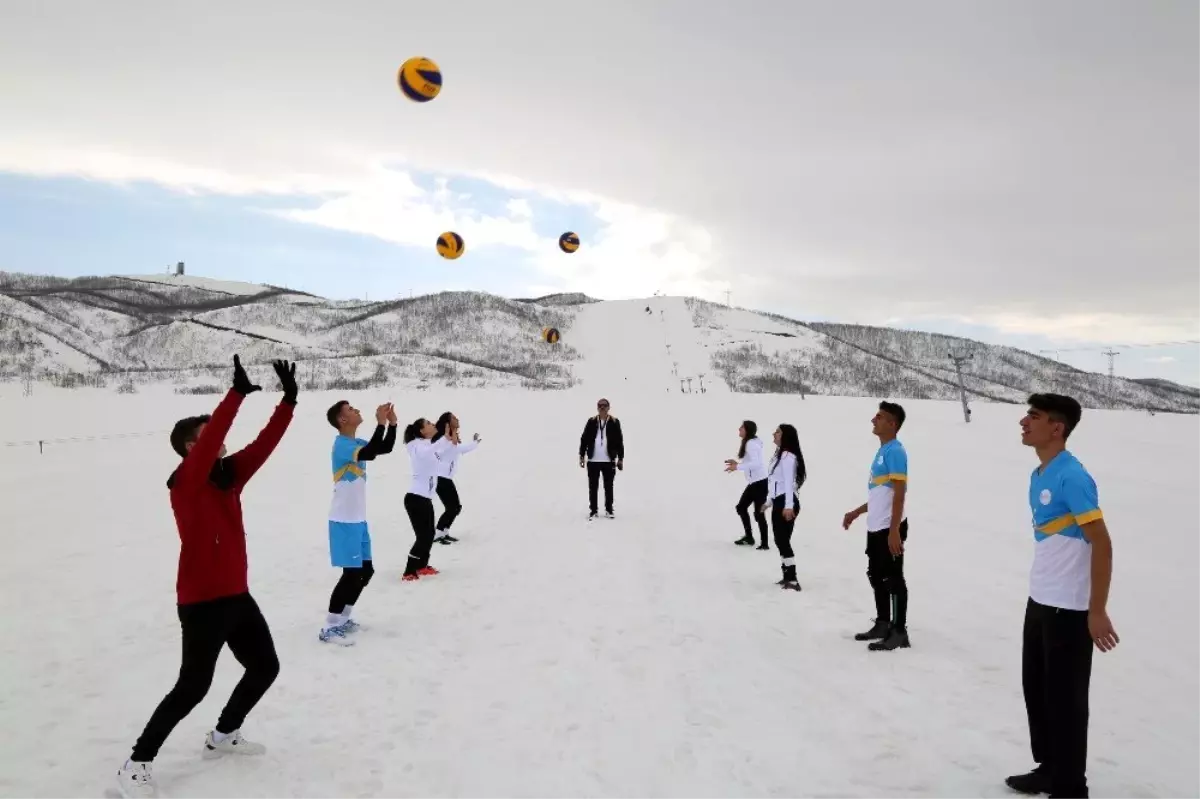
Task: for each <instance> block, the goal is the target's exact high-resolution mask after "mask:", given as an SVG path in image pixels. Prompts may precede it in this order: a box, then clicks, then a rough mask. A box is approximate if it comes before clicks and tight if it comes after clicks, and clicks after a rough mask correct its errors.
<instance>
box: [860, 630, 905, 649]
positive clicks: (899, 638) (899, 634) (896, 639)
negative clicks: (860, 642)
mask: <svg viewBox="0 0 1200 799" xmlns="http://www.w3.org/2000/svg"><path fill="white" fill-rule="evenodd" d="M908 647H909V643H908V631H907V630H900V629H896V628H892V630H891V631H890V632H889V633H888V635H887V638H884V639H883V640H882V641H876V642H874V643H872V644H868V645H867V649H870V650H871V651H872V652H891V651H892V650H893V649H908Z"/></svg>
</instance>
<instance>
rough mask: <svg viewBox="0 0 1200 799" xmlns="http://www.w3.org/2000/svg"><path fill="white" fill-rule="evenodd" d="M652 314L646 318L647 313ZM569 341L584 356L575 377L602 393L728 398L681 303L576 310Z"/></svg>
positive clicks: (623, 303)
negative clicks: (705, 393)
mask: <svg viewBox="0 0 1200 799" xmlns="http://www.w3.org/2000/svg"><path fill="white" fill-rule="evenodd" d="M647 308H649V309H650V312H649V313H647V312H646V309H647ZM567 340H569V341H570V343H571V346H573V347H575V348H576V349H578V350H579V351H580V353H581V356H582V357H581V360H580V361H579V362H578V363H577V364H576V366H575V376H576V377H578V378H579V380H580V383H581V385H583V386H585V387H588V388H589V389H591V388H592V387H595V388H596V389H597V390H599V391H600V392H601V393H604V392H606V391H607V392H619V391H628V392H631V393H632V394H635V395H638V396H658V395H660V394H663V395H665V394H669V393H679V392H680V390H681V382H680V381H681V379H683V381H684V382H683V383H682V388H683V389H685V390H686V389H687V388H688V385H687V382H686V381H687V379H688V378H691V379H692V382H691V387H690V388H691V391H692V392H693V393H699V392H700V377H701V376H704V378H705V379H704V388H705V389H706V391H717V392H720V393H728V388H727V387H726V386H725V384H724V383H722V382H721V381H720V380H719V379H718V378H717V377H716V375H714V374H712V373H711V369H710V368H709V365H708V362H709V354H708V350H707V349H706V348H705V347H704V346H703V345H702V344H701V343H700V339H699V338H698V336H697V335H696V330H695V324H694V323H693V321H692V312H691V311H690V310H688V307H687V303H686V302H685V301H684V300H683V298H681V297H651V298H649V299H640V300H609V301H606V302H600V303H594V304H590V305H582V306H579V307H578V311H577V315H576V317H575V321H574V323H573V324H572V325H571V329H570V331H569V334H568V337H567Z"/></svg>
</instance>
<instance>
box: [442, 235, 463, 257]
mask: <svg viewBox="0 0 1200 799" xmlns="http://www.w3.org/2000/svg"><path fill="white" fill-rule="evenodd" d="M465 249H466V246H465V245H464V244H463V238H462V236H460V235H458V234H457V233H455V232H454V231H452V230H448V231H446V232H445V233H443V234H442V235H440V236H438V240H437V251H438V255H440V256H442V257H443V258H449V259H450V260H451V261H453V260H454V259H455V258H457V257H458V256H460V255H462V254H463V250H465Z"/></svg>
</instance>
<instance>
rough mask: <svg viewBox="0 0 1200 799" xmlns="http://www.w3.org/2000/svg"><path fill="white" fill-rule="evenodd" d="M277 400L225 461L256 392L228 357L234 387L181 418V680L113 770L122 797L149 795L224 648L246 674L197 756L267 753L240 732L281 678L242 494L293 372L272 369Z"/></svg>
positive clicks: (176, 445) (284, 411) (175, 476)
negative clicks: (251, 564) (230, 438)
mask: <svg viewBox="0 0 1200 799" xmlns="http://www.w3.org/2000/svg"><path fill="white" fill-rule="evenodd" d="M274 367H275V374H276V375H278V376H279V382H280V384H281V386H282V388H283V399H282V401H281V402H280V403H279V405H277V406H276V408H275V412H274V413H273V414H271V418H270V420H269V421H268V422H267V425H266V427H265V428H263V430H262V432H261V433H259V435H258V437H257V438H255V439H254V441H252V442H250V444H248V445H247V446H246V447H245V448H244V449H242V450H241V451H239V452H235V453H234V454H233V455H229V456H226V454H225V453H226V450H225V436H226V435H227V434H228V433H229V428H230V427H231V426H232V425H233V420H234V417H235V416H236V415H237V412H238V409H239V408H240V407H241V404H242V401H243V400H244V399H245V398H246V396H247V395H249V394H252V393H253V392H255V391H261V390H262V387H261V386H258V385H254V384H252V383H251V382H250V378H249V377H247V375H246V371H245V370H244V369H243V368H242V363H241V360H240V359H239V358H238V356H237V355H234V356H233V386H232V387H231V388H230V390H229V392H228V393H226V395H225V397H224V398H223V399H222V400H221V402H220V403H219V404H218V405H217V407H216V409H215V410H214V411H213V413H212V415H211V416H209V415H204V416H192V417H188V418H186V419H180V420H179V421H178V422H176V423H175V427H174V429H173V430H172V431H171V447H172V449H174V450H175V452H176V453H177V454H178V455H179V456H180V458H182V462H181V463H180V464H179V466H178V467H177V468H176V469H175V471H174V472H172V473H171V476H170V478H169V479H168V480H167V488H168V489H169V490H170V496H171V509H172V511H173V512H174V515H175V525H176V527H177V528H178V531H179V541H180V547H179V570H178V576H177V579H176V600H177V612H178V615H179V625H180V629H181V633H182V636H183V656H182V663H181V665H180V667H179V676H178V678H177V680H176V682H175V687H173V688H172V689H171V691H170V693H168V694H167V695H166V696H165V697H164V698H163V700H162V702H160V703H159V705H158V707H157V708H155V710H154V713H153V714H152V715H151V716H150V720H149V722H148V723H147V724H146V727H145V729H144V730H143V731H142V734H141V736H140V737H139V738H138V739H137V742H136V743H135V744H134V746H133V752H132V754H131V755H130V756H129V759H128V760H126V761H125V764H124V765H123V766H121V768H120V769H118V770H117V785H118V787H119V788H120V790H121V793H122V794H124V795H125V796H153V795H154V794H155V783H154V776H153V773H152V770H151V765H152V763H153V762H154V758H155V757H156V756H157V755H158V751H159V749H160V748H161V747H162V745H163V743H164V742H165V741H166V739H167V737H168V736H169V735H170V734H171V732H172V730H174V729H175V727H176V725H178V724H179V722H180V721H182V720H183V719H184V718H185V717H186V716H187V715H188V714H189V713H191V711H192V710H193V709H194V708H195V707H196V705H198V704H200V700H202V699H204V696H205V695H206V694H207V693H208V688H209V685H210V684H211V683H212V678H213V673H214V672H215V671H216V667H217V658H218V656H219V655H220V654H221V650H222V649H223V648H224V647H225V645H226V644H228V645H229V650H230V651H231V652H233V656H234V657H235V658H237V660H238V662H239V663H240V664H242V666H243V667H244V668H245V670H246V671H245V673H244V674H243V675H242V679H241V680H240V681H239V682H238V684H237V686H236V687H235V688H234V689H233V694H232V695H231V696H230V697H229V701H228V702H227V703H226V705H225V708H224V709H223V710H222V711H221V717H220V718H219V719H218V720H217V725H216V727H215V728H214V729H213V730H212V731H210V732H209V733H208V735H207V737H206V738H205V740H204V746H203V747H202V749H201V756H202V757H204V758H209V759H211V758H216V757H220V756H222V755H225V754H230V753H233V754H242V755H260V754H262V753H264V752H265V751H266V747H264V746H263V745H262V744H259V743H252V742H250V741H248V740H246V739H245V738H243V737H242V734H241V726H242V722H243V721H244V720H245V718H246V715H247V714H248V713H249V712H250V711H251V710H252V709H253V708H254V706H255V705H256V704H257V703H258V701H259V700H260V699H261V698H262V697H263V695H264V694H265V693H266V691H267V689H268V688H269V687H270V686H271V684H272V683H273V682H274V681H275V678H276V676H278V674H279V658H278V657H277V656H276V654H275V643H274V641H273V640H272V638H271V630H270V628H269V627H268V626H267V622H266V619H264V618H263V615H262V611H261V610H259V607H258V604H257V603H256V602H255V601H254V597H252V596H251V595H250V589H249V586H248V581H247V565H246V531H245V528H244V527H243V526H242V503H241V496H242V490H243V489H244V488H245V487H246V484H247V483H248V482H249V481H250V478H252V477H253V476H254V475H255V473H256V472H258V470H259V469H260V468H262V465H263V464H264V463H266V461H267V458H269V457H270V456H271V453H272V452H274V450H275V447H276V446H277V445H278V444H279V441H280V440H281V439H282V438H283V434H284V432H286V431H287V429H288V425H289V424H290V423H291V421H292V416H293V414H294V411H295V407H296V394H297V391H298V388H297V386H296V365H295V364H294V363H293V364H289V363H288V362H287V361H276V362H275V364H274Z"/></svg>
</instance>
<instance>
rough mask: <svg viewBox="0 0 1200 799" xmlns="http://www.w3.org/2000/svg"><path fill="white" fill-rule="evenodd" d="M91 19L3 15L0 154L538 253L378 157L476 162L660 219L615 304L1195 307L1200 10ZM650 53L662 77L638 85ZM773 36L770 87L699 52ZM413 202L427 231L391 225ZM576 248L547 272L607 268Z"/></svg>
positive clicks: (915, 312)
mask: <svg viewBox="0 0 1200 799" xmlns="http://www.w3.org/2000/svg"><path fill="white" fill-rule="evenodd" d="M68 5H69V6H70V8H69V10H68V9H67V7H66V6H56V7H58V8H59V10H57V11H53V10H51V11H48V12H46V13H40V12H39V13H34V12H32V11H28V12H22V11H19V10H17V11H14V13H13V14H9V15H8V16H6V18H5V24H4V25H0V74H5V75H20V76H21V79H20V80H10V81H7V82H0V83H3V85H0V107H3V108H4V109H5V112H6V113H5V116H4V124H3V125H2V126H0V169H5V170H12V171H16V172H23V173H28V174H43V175H62V174H80V175H84V176H87V177H91V178H93V179H98V180H109V181H113V182H128V181H130V180H153V181H155V182H158V183H161V184H163V185H167V186H172V187H175V188H178V189H180V190H183V191H211V192H220V193H225V194H234V195H251V194H259V193H264V192H265V193H271V194H278V195H287V194H296V193H301V194H307V195H316V196H319V197H321V198H323V199H326V200H328V201H329V202H328V203H326V204H325V205H322V206H321V207H320V208H319V209H317V211H315V212H308V213H307V215H306V217H305V218H306V220H307V221H310V222H313V223H315V224H325V225H329V226H336V227H339V228H341V229H352V230H360V231H366V232H370V234H371V235H376V233H383V234H384V237H385V238H388V239H389V240H397V239H399V240H402V241H405V242H413V241H415V240H417V239H420V241H421V242H426V241H428V239H429V237H430V236H431V235H434V236H435V235H436V233H437V232H438V228H444V227H447V226H449V225H455V226H459V225H461V226H463V227H464V232H465V230H466V229H470V235H471V238H472V241H474V242H475V244H474V245H472V244H471V243H468V251H470V250H471V249H472V247H473V246H488V242H489V241H491V242H496V243H500V242H507V243H509V244H512V245H514V246H518V247H521V248H531V247H533V246H535V241H536V246H537V247H539V248H540V247H542V242H541V241H537V237H536V236H534V234H533V232H532V228H531V227H530V226H528V225H523V222H525V221H528V220H529V219H530V216H529V215H527V214H524V213H522V212H521V211H520V210H519V206H518V210H516V211H514V209H513V208H512V207H509V208H508V209H507V210H504V211H500V212H498V213H502V214H503V216H500V217H496V218H485V217H482V216H480V215H478V214H474V213H473V212H471V211H470V210H469V206H470V199H469V198H464V197H462V196H450V195H451V189H450V186H452V185H453V183H450V184H443V185H442V186H441V187H440V188H437V189H434V190H432V191H431V192H429V194H430V195H432V196H430V197H419V198H414V197H407V198H406V197H405V196H404V195H403V187H398V186H394V185H374V184H375V182H376V181H377V179H378V174H377V173H378V171H379V170H380V169H381V168H382V166H387V167H389V168H398V169H400V170H412V171H415V170H420V171H422V172H430V171H432V172H440V173H441V174H444V175H467V176H474V177H480V178H484V179H488V178H490V179H491V180H492V182H493V183H495V184H496V185H498V186H502V187H509V188H511V189H512V190H513V192H514V195H515V194H522V195H531V194H534V193H536V194H537V195H539V197H544V198H547V199H550V200H560V201H564V202H572V203H583V204H588V205H592V206H594V207H596V208H597V209H601V210H602V211H603V212H605V213H609V212H611V208H610V204H611V205H614V206H615V205H628V206H632V207H635V208H638V209H639V210H638V211H637V212H635V213H630V214H627V215H624V216H620V217H619V218H612V219H610V220H608V221H607V222H605V223H604V227H603V230H602V232H601V233H599V234H597V235H595V236H592V237H591V239H592V240H590V241H585V242H584V247H583V248H581V250H580V251H579V252H578V253H576V254H575V255H574V256H570V257H569V262H570V263H572V264H575V265H576V267H573V269H576V268H578V269H587V270H591V274H592V275H593V276H595V277H597V278H600V279H599V280H597V281H595V283H594V284H592V287H593V288H594V287H595V286H597V285H598V286H599V287H601V288H602V289H603V290H604V291H612V292H614V293H615V292H618V291H620V292H624V291H633V290H635V289H641V288H643V287H651V289H653V288H662V289H663V290H667V291H681V292H682V291H687V290H689V288H690V290H691V291H693V292H694V293H704V292H713V291H716V292H720V291H721V287H722V286H725V285H726V284H732V285H730V286H729V287H730V288H732V289H733V290H734V300H735V302H736V303H738V304H744V305H750V306H760V307H766V306H772V307H774V308H775V309H776V310H779V311H781V312H788V313H790V314H792V315H796V316H805V315H809V316H813V315H820V316H822V317H825V318H840V319H845V320H853V321H862V322H875V323H877V322H878V321H879V320H880V319H882V318H885V317H888V316H902V317H905V318H912V317H916V316H920V315H926V316H930V317H932V316H938V317H942V318H945V317H946V316H948V315H950V314H956V313H957V314H963V315H964V316H969V317H970V318H971V319H972V320H973V321H978V322H980V323H985V324H986V323H989V322H999V323H1000V324H1002V325H1006V326H1007V327H1008V328H1009V329H1011V330H1013V331H1016V332H1026V331H1029V332H1037V333H1041V334H1044V335H1051V336H1060V335H1066V336H1071V337H1080V336H1088V335H1101V336H1103V337H1104V338H1109V337H1110V336H1114V335H1118V336H1120V337H1121V338H1124V339H1130V338H1135V337H1136V336H1137V335H1138V333H1139V331H1143V329H1144V332H1145V334H1146V337H1154V338H1160V337H1167V338H1177V337H1179V336H1178V335H1177V334H1176V333H1175V332H1173V331H1174V330H1176V329H1178V328H1182V327H1186V326H1187V325H1189V324H1190V325H1192V326H1194V325H1195V322H1196V319H1197V310H1196V303H1195V297H1196V294H1197V290H1198V287H1200V275H1198V273H1197V270H1196V263H1197V258H1198V254H1197V253H1198V250H1197V242H1198V241H1200V237H1198V236H1197V228H1196V219H1197V218H1200V211H1198V209H1200V194H1198V193H1197V192H1196V174H1197V158H1196V154H1197V151H1196V148H1195V141H1196V137H1197V134H1198V121H1200V114H1198V113H1197V97H1198V96H1200V95H1198V94H1197V73H1196V70H1195V35H1194V32H1195V30H1196V24H1197V10H1196V5H1195V4H1194V3H1178V4H1173V5H1170V6H1169V7H1164V8H1162V9H1160V10H1159V11H1158V12H1157V13H1155V14H1146V13H1139V10H1138V8H1136V7H1135V4H1129V3H1115V2H1114V3H1095V2H1088V0H1066V2H1064V3H1057V4H1051V6H1052V7H1050V6H1048V7H1045V8H1043V7H1039V15H1038V18H1037V25H1030V22H1029V20H1030V17H1029V14H1028V12H1027V10H1024V9H1022V8H1020V7H1018V6H1015V5H1014V4H1005V3H993V4H983V5H982V6H981V5H980V4H955V3H944V2H937V1H936V0H917V2H915V3H912V4H905V6H904V7H903V8H900V7H898V6H897V4H894V3H890V4H889V3H885V2H879V3H874V4H873V5H872V12H871V14H868V15H866V17H864V15H863V14H862V13H861V11H860V10H855V9H852V8H848V7H847V4H837V3H826V4H819V5H817V4H800V3H796V4H791V5H789V4H776V5H777V6H778V7H777V8H775V9H774V11H773V13H774V17H773V20H772V22H773V24H771V25H769V26H763V25H762V24H761V20H760V19H759V18H758V17H755V16H753V15H745V14H738V13H736V12H735V11H731V10H730V7H729V6H727V5H721V4H708V5H705V4H690V5H688V6H687V13H686V14H680V13H676V12H674V11H671V10H670V9H668V8H665V7H664V6H662V5H661V4H656V3H645V2H634V0H614V2H610V3H607V4H605V5H604V6H603V7H602V8H601V7H598V6H594V4H593V5H588V4H582V5H578V4H577V5H572V6H571V7H570V8H562V9H560V8H558V7H555V10H554V13H555V14H556V15H557V16H556V20H557V22H558V24H559V25H560V26H561V27H563V28H564V29H570V30H571V31H572V33H571V35H570V36H568V37H562V36H559V37H555V36H546V35H544V33H543V30H544V26H543V25H542V24H541V23H543V22H544V20H545V15H546V13H547V9H548V8H550V5H549V4H546V3H544V2H529V3H518V4H496V3H494V2H485V1H484V0H457V1H456V3H455V4H454V14H453V15H451V14H450V13H449V10H448V9H446V8H444V7H443V6H444V5H445V4H442V5H438V6H437V8H432V7H431V8H430V9H427V11H428V13H422V14H417V15H413V14H411V13H408V11H406V10H405V8H403V7H402V6H401V5H398V4H396V3H394V2H393V3H386V2H383V1H382V0H363V1H362V2H360V3H357V4H355V12H354V14H353V15H352V16H347V15H346V14H345V13H343V12H341V11H339V9H337V8H335V7H334V6H333V5H331V4H329V3H324V4H321V3H315V2H314V3H309V2H303V0H302V2H301V3H299V4H297V3H295V2H294V0H293V2H290V3H284V2H283V0H260V1H259V2H256V3H254V4H250V5H247V4H244V3H241V4H235V3H234V2H233V1H232V0H210V2H209V3H207V4H205V5H204V7H203V9H199V7H196V8H193V7H192V6H189V5H187V4H174V3H144V2H134V0H109V2H106V3H80V2H77V3H72V4H68ZM968 5H969V6H970V7H969V8H968ZM1043 5H1044V4H1043ZM810 6H811V7H810ZM30 7H31V8H32V6H30ZM228 19H236V20H237V25H234V26H230V25H228V24H227V23H226V21H227V20H228ZM453 19H469V20H470V22H471V24H470V25H459V24H455V23H454V22H452V20H453ZM864 19H865V20H867V21H866V22H864ZM1081 20H1082V21H1083V23H1084V24H1081ZM162 30H170V31H173V32H175V34H177V35H173V36H172V37H169V38H165V37H162V36H159V35H156V33H157V32H158V31H162ZM397 30H403V33H404V36H403V37H400V38H399V39H398V38H397V36H396V31H397ZM404 42H407V44H404ZM897 42H900V43H902V45H901V46H897V44H896V43H897ZM416 43H419V44H416ZM623 48H624V49H628V50H629V51H630V52H636V53H637V54H638V55H637V63H638V70H637V71H638V73H639V74H641V75H652V76H653V80H652V81H650V82H649V83H647V82H645V81H640V82H639V81H633V82H630V81H619V80H615V79H614V76H613V74H612V68H611V64H612V54H613V53H614V52H618V51H621V50H622V49H623ZM414 49H419V50H420V51H421V52H423V53H426V54H428V55H430V56H431V57H434V58H435V59H436V60H437V61H438V63H439V64H440V65H441V67H442V68H443V70H444V74H445V79H446V83H445V88H444V90H443V92H442V94H441V95H440V96H439V98H438V99H437V100H436V101H435V102H433V103H427V104H415V103H411V102H407V101H405V100H403V99H402V98H401V96H400V94H399V92H398V91H397V88H396V85H395V69H396V67H397V66H398V64H399V63H400V61H402V60H403V58H404V57H406V56H407V55H411V54H412V53H411V52H409V51H411V50H414ZM183 51H187V52H192V51H195V52H201V51H203V52H209V53H219V54H220V57H214V58H179V57H178V54H179V52H183ZM746 53H752V54H753V56H752V58H751V62H752V63H751V62H747V64H748V66H747V67H746V69H749V70H750V72H752V73H753V79H747V77H746V74H744V73H745V72H746V69H743V70H737V69H734V70H729V69H725V70H722V69H697V68H696V65H697V64H701V65H705V64H707V65H714V64H724V63H728V62H729V58H730V57H731V56H732V55H735V54H740V55H744V54H746ZM498 65H499V66H498ZM831 65H833V66H831ZM81 75H86V76H87V77H86V79H81V78H80V76H81ZM514 76H517V77H514ZM898 86H899V87H903V91H900V92H898V91H897V87H898ZM1063 97H1069V98H1070V100H1071V101H1070V102H1063V101H1062V98H1063ZM177 108H178V109H184V111H182V112H176V111H175V110H174V109H177ZM384 183H385V184H387V181H384ZM397 198H399V201H400V202H401V204H400V206H399V208H404V209H406V210H407V212H408V214H409V215H410V216H411V217H412V219H413V220H414V221H413V225H412V229H411V230H408V231H403V230H401V231H396V230H393V229H391V228H394V227H396V226H400V227H404V226H407V225H408V224H409V223H408V222H407V221H405V220H403V219H401V218H400V214H399V213H398V207H397V206H395V205H393V206H387V205H381V203H388V202H393V203H394V202H396V201H397ZM613 201H618V202H617V203H614V202H613ZM535 205H536V204H535ZM418 223H420V225H421V227H420V228H419V229H418ZM425 224H429V225H431V226H432V227H433V230H432V231H430V230H427V229H424V227H423V225H425ZM470 225H473V226H474V228H469V227H468V226H470ZM422 246H427V245H424V244H422ZM548 250H549V252H546V250H544V249H543V250H540V251H539V253H540V254H539V255H538V256H537V261H536V262H537V263H538V265H539V268H541V269H542V271H543V273H544V274H545V275H546V280H547V282H552V283H570V284H579V283H582V282H585V281H586V280H589V279H590V278H585V277H583V276H581V275H580V274H577V273H575V272H572V271H568V270H564V269H563V268H562V263H561V259H559V260H557V261H551V260H550V258H551V255H561V253H558V252H557V250H555V249H554V247H553V246H552V245H551V246H550V247H549V248H548ZM600 273H603V274H600ZM672 286H674V287H677V288H672ZM515 288H516V287H514V289H515ZM639 293H640V292H639ZM710 296H711V295H710ZM1186 337H1187V338H1192V337H1194V336H1193V335H1188V336H1186Z"/></svg>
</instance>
